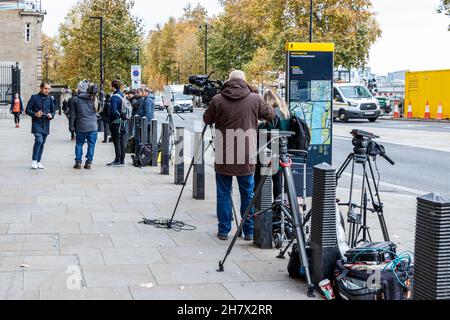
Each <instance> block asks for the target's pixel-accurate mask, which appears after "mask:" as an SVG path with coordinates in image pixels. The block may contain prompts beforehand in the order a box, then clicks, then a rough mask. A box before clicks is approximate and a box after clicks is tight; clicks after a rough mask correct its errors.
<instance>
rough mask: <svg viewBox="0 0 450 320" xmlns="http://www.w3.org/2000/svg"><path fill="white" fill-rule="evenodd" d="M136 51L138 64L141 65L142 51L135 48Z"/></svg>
mask: <svg viewBox="0 0 450 320" xmlns="http://www.w3.org/2000/svg"><path fill="white" fill-rule="evenodd" d="M134 50H135V51H136V64H137V65H140V62H141V59H140V58H141V56H140V49H139V48H134Z"/></svg>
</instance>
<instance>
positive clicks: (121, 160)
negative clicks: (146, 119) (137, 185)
mask: <svg viewBox="0 0 450 320" xmlns="http://www.w3.org/2000/svg"><path fill="white" fill-rule="evenodd" d="M121 86H122V83H121V82H120V80H113V81H112V83H111V89H112V90H113V91H114V94H113V95H112V96H111V101H110V105H109V121H110V130H111V136H112V139H113V142H114V150H115V154H116V158H115V159H114V161H113V162H111V163H108V166H114V167H123V166H124V165H125V151H126V142H127V141H126V139H127V136H126V127H125V125H126V122H125V120H127V119H123V118H124V116H123V110H122V109H123V107H124V104H126V103H128V104H129V102H128V101H127V102H125V98H124V94H123V93H122V92H121V91H120V88H121Z"/></svg>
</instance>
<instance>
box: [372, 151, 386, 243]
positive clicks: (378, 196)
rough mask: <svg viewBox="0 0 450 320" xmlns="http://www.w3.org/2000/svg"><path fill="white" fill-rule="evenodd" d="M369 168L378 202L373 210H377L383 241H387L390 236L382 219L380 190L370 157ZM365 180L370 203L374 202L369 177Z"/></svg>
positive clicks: (382, 210)
mask: <svg viewBox="0 0 450 320" xmlns="http://www.w3.org/2000/svg"><path fill="white" fill-rule="evenodd" d="M369 169H370V174H371V177H372V182H373V185H374V188H375V192H376V197H377V200H378V204H379V206H378V209H377V208H375V206H374V208H375V210H376V211H377V214H378V220H379V222H380V227H381V232H382V233H383V238H384V241H386V242H388V241H391V239H390V236H389V231H388V229H387V226H386V220H385V219H384V209H383V204H382V202H381V198H380V192H379V190H378V187H377V183H376V180H375V173H374V171H373V167H372V163H371V162H370V159H369ZM367 182H368V184H369V191H370V197H371V198H372V203H374V196H373V192H372V188H371V187H370V183H369V177H367Z"/></svg>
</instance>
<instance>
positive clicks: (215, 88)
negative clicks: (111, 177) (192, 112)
mask: <svg viewBox="0 0 450 320" xmlns="http://www.w3.org/2000/svg"><path fill="white" fill-rule="evenodd" d="M213 73H214V72H211V73H210V74H209V75H208V76H206V75H191V76H189V84H188V85H186V86H184V92H183V94H185V95H192V96H197V97H201V98H202V102H203V103H204V104H209V103H210V102H211V100H212V98H214V96H216V95H217V94H219V93H220V92H221V91H222V87H223V82H222V81H219V80H210V77H211V75H212V74H213Z"/></svg>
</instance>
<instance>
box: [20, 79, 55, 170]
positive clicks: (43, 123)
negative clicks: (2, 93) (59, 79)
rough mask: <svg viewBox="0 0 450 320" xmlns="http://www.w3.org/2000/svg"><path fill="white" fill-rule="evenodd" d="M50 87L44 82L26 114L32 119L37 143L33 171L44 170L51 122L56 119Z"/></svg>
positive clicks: (32, 131) (31, 99)
mask: <svg viewBox="0 0 450 320" xmlns="http://www.w3.org/2000/svg"><path fill="white" fill-rule="evenodd" d="M50 89H51V88H50V85H49V84H48V83H46V82H43V83H42V84H41V86H40V92H39V93H38V94H35V95H33V96H31V98H30V100H29V101H28V104H27V108H26V113H27V114H28V115H29V116H30V117H31V119H32V122H31V133H32V134H34V137H35V141H34V147H33V162H32V164H31V166H32V168H33V169H44V166H43V165H42V163H41V161H42V155H43V153H44V146H45V142H46V141H47V137H48V135H49V134H50V121H51V120H52V119H53V118H54V117H55V104H54V100H53V99H52V98H51V97H50V96H49V94H50Z"/></svg>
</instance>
